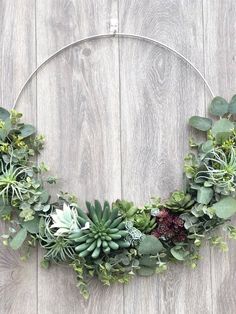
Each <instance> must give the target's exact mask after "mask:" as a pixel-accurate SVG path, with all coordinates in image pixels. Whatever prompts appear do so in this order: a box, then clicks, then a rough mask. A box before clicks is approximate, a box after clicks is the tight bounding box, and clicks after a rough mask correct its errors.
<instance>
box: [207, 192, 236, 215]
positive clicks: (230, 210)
mask: <svg viewBox="0 0 236 314" xmlns="http://www.w3.org/2000/svg"><path fill="white" fill-rule="evenodd" d="M212 208H214V210H215V213H216V215H217V216H218V217H219V218H223V219H228V218H230V217H231V216H233V214H235V213H236V199H234V198H233V197H230V196H229V197H226V198H223V199H221V200H220V201H219V202H217V203H215V204H213V205H212Z"/></svg>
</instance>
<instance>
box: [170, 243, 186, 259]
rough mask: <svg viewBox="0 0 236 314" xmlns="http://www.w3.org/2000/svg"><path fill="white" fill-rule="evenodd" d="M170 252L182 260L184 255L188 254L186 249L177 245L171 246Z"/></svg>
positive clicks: (184, 257)
mask: <svg viewBox="0 0 236 314" xmlns="http://www.w3.org/2000/svg"><path fill="white" fill-rule="evenodd" d="M170 252H171V254H172V255H173V256H174V258H175V259H177V260H178V261H184V260H185V259H186V257H187V256H188V255H189V252H188V251H185V250H184V249H183V248H181V247H178V246H175V247H172V249H171V250H170Z"/></svg>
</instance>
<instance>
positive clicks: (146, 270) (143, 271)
mask: <svg viewBox="0 0 236 314" xmlns="http://www.w3.org/2000/svg"><path fill="white" fill-rule="evenodd" d="M137 273H138V275H139V276H145V277H146V276H152V275H153V274H154V273H155V268H151V267H146V266H141V267H140V269H138V271H137Z"/></svg>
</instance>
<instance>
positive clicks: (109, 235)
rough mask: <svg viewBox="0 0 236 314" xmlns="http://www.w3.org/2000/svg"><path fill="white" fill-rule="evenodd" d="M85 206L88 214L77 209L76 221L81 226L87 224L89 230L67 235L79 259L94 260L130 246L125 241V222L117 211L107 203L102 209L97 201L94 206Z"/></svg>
mask: <svg viewBox="0 0 236 314" xmlns="http://www.w3.org/2000/svg"><path fill="white" fill-rule="evenodd" d="M86 205H87V209H88V214H86V213H84V212H83V211H82V210H80V209H78V215H79V217H78V220H79V222H80V223H81V224H82V225H86V223H87V224H88V223H89V224H90V227H89V229H81V230H80V231H78V232H74V233H72V234H71V235H69V239H71V240H73V241H74V242H76V244H77V245H76V247H75V251H76V252H78V254H79V257H92V258H93V259H96V258H98V257H99V256H101V255H102V254H109V253H110V252H111V251H114V250H118V249H119V248H127V247H129V246H130V242H129V241H126V239H125V238H126V236H127V235H128V231H127V230H126V228H125V221H124V218H123V217H122V216H120V215H119V213H118V209H112V208H111V207H110V205H109V203H108V202H104V206H103V208H102V206H101V204H100V203H99V202H98V201H95V203H94V205H92V204H91V203H89V202H87V203H86Z"/></svg>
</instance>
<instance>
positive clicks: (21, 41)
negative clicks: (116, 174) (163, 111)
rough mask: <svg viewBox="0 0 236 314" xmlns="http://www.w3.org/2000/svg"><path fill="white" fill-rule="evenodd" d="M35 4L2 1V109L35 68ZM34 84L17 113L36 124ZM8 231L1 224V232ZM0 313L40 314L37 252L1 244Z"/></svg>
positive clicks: (0, 50) (26, 1)
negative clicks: (24, 253) (24, 254)
mask: <svg viewBox="0 0 236 314" xmlns="http://www.w3.org/2000/svg"><path fill="white" fill-rule="evenodd" d="M34 13H35V3H34V1H31V0H23V1H19V0H17V1H7V0H3V1H0V62H1V74H0V76H1V79H0V93H1V104H0V105H1V106H3V107H7V108H9V109H10V108H11V106H12V104H13V100H14V98H15V97H16V95H17V93H18V92H19V89H20V87H21V85H22V84H23V83H24V81H25V80H26V78H27V76H28V74H29V73H30V72H31V71H32V70H33V69H34V67H35V14H34ZM35 95H36V92H35V83H32V84H30V86H29V87H28V89H26V91H25V93H24V94H23V97H22V99H21V102H20V103H19V106H18V108H17V109H18V110H19V111H21V112H23V113H24V116H25V117H24V119H25V121H27V122H31V123H35V121H36V114H35V98H36V97H35ZM4 230H6V231H7V230H8V228H7V225H6V226H4V225H3V224H1V225H0V233H2V232H4ZM0 312H1V314H10V313H14V314H21V313H25V314H28V313H30V314H34V313H37V252H36V251H34V253H33V254H32V256H31V258H30V259H29V260H28V261H27V262H22V261H21V260H20V254H19V252H14V251H12V250H10V249H7V248H6V247H3V245H2V244H1V245H0Z"/></svg>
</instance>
